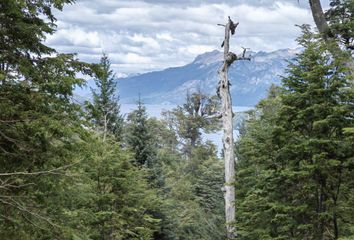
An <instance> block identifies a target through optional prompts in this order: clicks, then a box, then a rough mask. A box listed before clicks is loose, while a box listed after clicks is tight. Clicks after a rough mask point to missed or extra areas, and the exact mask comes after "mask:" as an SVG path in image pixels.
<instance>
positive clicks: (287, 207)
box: [236, 26, 354, 239]
mask: <svg viewBox="0 0 354 240" xmlns="http://www.w3.org/2000/svg"><path fill="white" fill-rule="evenodd" d="M302 29H303V35H302V37H300V38H299V39H298V40H299V43H300V44H301V45H302V46H303V47H304V48H305V50H304V52H303V53H301V54H299V55H298V57H297V59H296V60H295V62H294V63H292V64H290V66H289V75H288V76H287V77H285V78H284V79H283V87H282V89H281V92H280V93H279V92H278V93H277V94H275V97H274V94H271V95H273V96H270V97H269V98H268V99H267V100H264V101H263V102H261V103H260V104H259V105H258V106H257V108H256V110H255V111H254V112H253V113H252V116H253V117H252V118H251V120H250V121H249V122H248V123H247V124H246V126H245V129H244V130H243V135H242V137H241V139H240V141H239V142H238V146H237V148H238V157H239V162H238V164H237V169H238V171H237V181H236V183H237V186H236V189H237V191H238V192H237V195H238V196H239V199H238V200H237V206H238V208H237V213H236V214H237V216H238V221H237V222H238V223H237V225H238V229H239V234H240V236H241V239H307V238H309V239H338V238H339V237H340V236H342V237H349V236H352V235H353V232H352V227H351V226H352V224H353V222H352V219H353V213H352V212H348V211H347V210H348V209H349V208H350V207H349V206H351V205H352V203H353V201H352V199H353V191H352V190H350V189H351V188H352V186H353V179H352V178H351V176H352V169H353V168H352V166H353V154H354V152H353V149H354V145H353V137H352V136H351V135H348V134H344V133H343V129H345V128H347V127H350V126H352V125H353V115H352V114H353V109H354V106H353V99H354V95H353V94H352V93H353V92H352V91H350V88H349V86H350V81H349V77H350V76H346V74H345V73H346V69H345V67H344V66H345V64H344V62H345V59H346V58H345V56H343V58H340V57H339V55H338V56H336V58H333V57H332V56H331V54H330V52H331V51H328V48H331V45H330V44H328V43H324V42H323V41H321V40H320V39H319V38H317V36H316V35H314V34H313V33H312V32H310V30H309V29H308V27H306V26H304V27H303V28H302ZM273 91H274V90H273Z"/></svg>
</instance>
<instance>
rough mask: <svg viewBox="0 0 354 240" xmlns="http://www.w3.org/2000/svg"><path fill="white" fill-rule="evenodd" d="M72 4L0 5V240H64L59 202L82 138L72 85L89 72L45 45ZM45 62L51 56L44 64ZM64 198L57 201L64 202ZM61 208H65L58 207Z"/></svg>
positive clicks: (87, 67)
mask: <svg viewBox="0 0 354 240" xmlns="http://www.w3.org/2000/svg"><path fill="white" fill-rule="evenodd" d="M70 2H71V1H69V0H62V1H61V0H58V1H51V0H43V1H11V0H5V1H1V3H0V18H1V20H0V21H1V29H0V42H1V46H0V99H1V101H0V166H1V173H0V192H1V193H0V195H1V196H0V202H1V204H0V225H1V227H0V238H1V239H51V238H54V236H62V234H63V232H62V228H61V227H62V223H63V222H62V220H63V219H61V218H60V215H61V211H62V209H59V208H58V207H56V203H53V202H52V201H51V200H52V199H54V197H53V198H52V197H50V196H54V195H55V196H56V198H55V199H56V200H59V199H61V198H62V197H63V196H64V195H63V194H64V192H65V191H62V188H65V187H64V186H65V184H64V179H65V178H66V177H67V176H66V175H67V172H68V170H67V169H68V168H69V167H70V166H72V165H73V164H74V163H76V162H77V161H78V160H79V157H78V153H77V151H76V150H75V149H76V147H77V146H78V144H79V142H80V139H81V137H82V136H83V135H84V133H85V131H84V129H83V125H85V123H84V122H83V121H82V117H81V111H80V106H78V105H76V104H73V103H72V101H71V97H72V91H73V89H74V87H75V86H77V85H82V84H83V79H80V78H77V77H76V76H77V73H79V72H81V73H83V74H86V73H89V72H90V71H91V70H90V68H91V66H90V65H88V64H84V63H82V62H79V61H78V60H77V59H76V57H75V56H74V55H72V54H52V53H55V50H54V49H51V48H49V47H47V46H45V45H44V44H43V41H44V39H45V36H46V34H52V33H53V32H54V30H55V24H54V22H55V17H54V16H53V14H52V11H53V10H54V9H57V10H61V9H62V7H63V6H64V4H65V3H70ZM44 56H46V57H44ZM59 196H60V197H59ZM57 205H60V204H57Z"/></svg>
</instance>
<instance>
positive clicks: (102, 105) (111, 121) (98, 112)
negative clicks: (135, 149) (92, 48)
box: [87, 53, 123, 141]
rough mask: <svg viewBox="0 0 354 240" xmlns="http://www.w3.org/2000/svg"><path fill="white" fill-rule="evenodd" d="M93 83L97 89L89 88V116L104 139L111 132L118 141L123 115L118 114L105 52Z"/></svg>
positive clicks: (112, 80) (114, 89) (113, 83)
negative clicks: (90, 99)
mask: <svg viewBox="0 0 354 240" xmlns="http://www.w3.org/2000/svg"><path fill="white" fill-rule="evenodd" d="M94 80H95V84H96V87H97V89H91V91H92V95H93V103H92V104H89V103H88V104H87V108H88V110H89V112H90V118H91V119H92V121H93V124H94V125H95V127H96V128H98V129H99V130H100V131H101V132H102V135H103V139H106V137H107V135H108V134H112V135H113V136H114V137H115V138H116V139H117V140H118V141H120V140H121V137H122V128H123V117H122V116H121V114H120V105H119V103H118V101H119V97H118V96H117V85H116V82H115V75H114V74H113V70H111V63H110V61H109V58H108V56H107V54H105V53H104V54H103V56H102V58H101V61H100V64H99V68H98V70H97V72H96V78H95V79H94Z"/></svg>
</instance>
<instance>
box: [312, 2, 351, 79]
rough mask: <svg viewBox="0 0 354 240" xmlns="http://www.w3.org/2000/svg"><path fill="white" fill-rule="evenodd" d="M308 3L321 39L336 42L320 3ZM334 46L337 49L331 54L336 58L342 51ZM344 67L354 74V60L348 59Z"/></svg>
mask: <svg viewBox="0 0 354 240" xmlns="http://www.w3.org/2000/svg"><path fill="white" fill-rule="evenodd" d="M309 3H310V7H311V12H312V16H313V20H314V22H315V24H316V27H317V29H318V31H319V32H320V34H321V35H322V37H323V39H324V40H325V41H329V40H333V41H336V38H335V36H334V35H333V33H332V32H331V30H330V28H329V26H328V24H327V21H326V18H325V15H324V12H323V9H322V5H321V1H320V0H309ZM336 46H337V47H336V48H335V49H334V50H333V51H332V52H331V53H332V55H333V56H338V54H339V53H340V52H341V51H342V50H341V48H340V46H339V44H337V45H336ZM346 67H347V68H348V73H349V74H353V73H354V59H353V58H349V59H348V61H347V63H346Z"/></svg>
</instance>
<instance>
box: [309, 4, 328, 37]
mask: <svg viewBox="0 0 354 240" xmlns="http://www.w3.org/2000/svg"><path fill="white" fill-rule="evenodd" d="M309 2H310V6H311V11H312V16H313V20H314V21H315V24H316V27H317V29H318V31H319V32H320V33H321V34H322V35H323V37H324V38H325V39H327V38H332V37H333V34H332V33H331V31H330V30H329V27H328V24H327V21H326V18H325V15H324V13H323V10H322V6H321V2H320V0H309Z"/></svg>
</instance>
